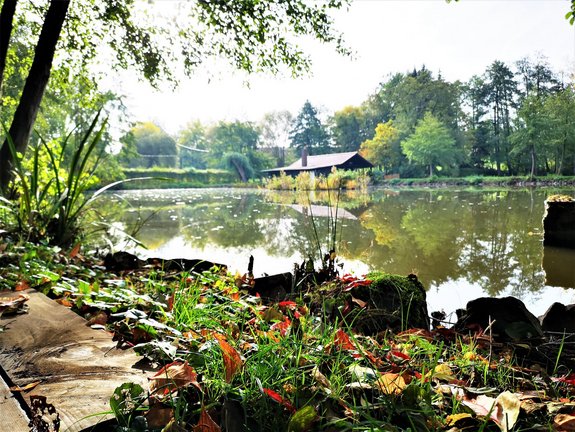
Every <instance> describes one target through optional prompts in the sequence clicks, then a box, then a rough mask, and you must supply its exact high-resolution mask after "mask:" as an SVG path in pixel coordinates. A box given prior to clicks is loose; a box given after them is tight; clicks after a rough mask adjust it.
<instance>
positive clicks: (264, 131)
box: [259, 111, 293, 167]
mask: <svg viewBox="0 0 575 432" xmlns="http://www.w3.org/2000/svg"><path fill="white" fill-rule="evenodd" d="M292 123H293V116H292V114H291V113H290V112H289V111H273V112H269V113H266V114H265V115H264V116H263V118H262V120H261V121H260V123H259V129H260V131H261V135H260V143H261V147H262V148H264V149H267V151H269V152H271V155H272V156H273V157H274V158H275V159H276V166H278V167H281V166H284V165H285V157H286V154H285V153H286V147H288V146H289V132H290V129H291V125H292Z"/></svg>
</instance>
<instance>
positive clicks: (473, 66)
mask: <svg viewBox="0 0 575 432" xmlns="http://www.w3.org/2000/svg"><path fill="white" fill-rule="evenodd" d="M164 3H165V5H166V7H169V5H170V1H165V2H164ZM568 10H569V1H568V0H460V1H459V2H457V3H455V2H452V3H450V4H448V3H446V2H445V1H444V0H356V1H354V2H353V3H352V5H351V7H350V9H349V10H348V11H340V12H338V13H337V15H336V16H335V20H336V27H337V28H338V29H339V30H341V31H342V32H343V33H344V36H345V40H346V42H347V44H348V45H349V46H350V47H351V48H352V49H353V50H354V51H355V52H356V56H355V59H350V58H346V57H342V56H340V55H338V54H337V53H335V50H334V49H333V47H331V46H329V45H320V44H318V43H314V44H311V45H310V46H309V47H307V51H308V52H309V53H310V54H311V56H312V61H313V64H314V65H313V70H312V75H308V76H305V77H303V78H298V79H292V78H287V77H273V76H269V75H253V76H250V77H248V78H247V80H248V81H249V83H250V87H249V88H247V87H246V85H245V80H246V76H245V75H243V74H241V73H235V74H232V73H222V74H221V75H220V77H216V78H212V79H211V81H209V80H208V78H207V75H206V74H202V73H201V72H200V73H198V74H197V75H196V76H195V77H194V78H193V79H189V80H185V81H182V83H181V85H180V87H179V88H178V89H177V90H176V91H175V92H174V93H172V92H171V91H170V90H166V91H163V92H155V91H153V90H152V89H151V88H150V87H149V86H148V85H147V84H145V83H137V84H136V83H135V82H133V81H132V80H130V78H129V75H126V76H125V77H124V78H123V79H121V80H118V83H119V84H118V86H117V87H116V90H117V91H119V92H120V93H124V94H125V95H126V96H127V98H126V100H125V102H126V105H127V107H128V110H129V112H130V114H131V115H132V118H133V120H138V121H154V122H156V123H157V124H159V125H160V126H162V127H163V128H164V129H166V131H168V132H171V133H175V132H177V131H178V130H179V129H180V128H182V127H183V126H184V125H185V124H186V123H187V122H189V121H192V120H200V121H202V122H203V123H210V122H215V121H218V120H228V121H232V120H236V119H238V120H250V121H259V120H260V119H261V117H262V116H263V115H264V114H265V113H266V112H270V111H279V110H289V111H291V112H292V114H294V115H296V114H297V113H298V112H299V110H300V109H301V107H302V106H303V104H304V102H305V101H306V100H309V101H310V102H311V103H312V104H313V105H314V106H315V107H317V108H320V109H321V110H322V111H323V112H324V113H326V114H332V113H333V112H334V111H337V110H340V109H342V108H344V107H345V106H348V105H359V104H360V103H361V102H363V101H364V100H365V99H366V98H367V96H368V95H369V94H371V93H373V91H374V90H375V89H376V88H377V86H378V84H379V83H380V82H382V81H385V80H386V79H387V78H388V76H389V75H390V74H393V73H396V72H407V71H411V70H412V69H413V68H414V67H417V68H419V67H421V65H423V64H424V65H425V66H426V67H427V68H428V69H430V70H431V71H432V72H433V73H434V75H437V73H438V72H439V71H441V74H442V75H443V77H444V78H445V79H446V80H448V81H454V80H457V79H459V80H462V81H466V80H467V79H469V78H470V77H471V76H472V75H480V74H482V73H483V72H484V71H485V69H486V68H487V67H488V66H489V65H490V64H491V63H492V62H493V61H494V60H502V61H504V62H505V63H507V64H508V65H509V66H512V65H513V63H514V62H515V61H517V60H519V59H521V58H523V57H525V56H530V57H531V58H532V59H534V58H535V57H536V56H537V55H544V56H546V57H547V59H548V61H549V63H550V65H551V66H552V68H553V69H554V70H555V71H557V72H563V73H564V74H565V75H564V76H565V77H566V79H567V77H569V76H571V74H572V73H573V72H574V71H575V67H574V55H575V27H573V26H571V25H569V23H568V22H567V20H566V19H565V14H566V13H567V12H568Z"/></svg>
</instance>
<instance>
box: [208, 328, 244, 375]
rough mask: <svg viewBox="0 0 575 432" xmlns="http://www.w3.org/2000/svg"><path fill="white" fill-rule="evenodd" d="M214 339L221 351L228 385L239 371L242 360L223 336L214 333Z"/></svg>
mask: <svg viewBox="0 0 575 432" xmlns="http://www.w3.org/2000/svg"><path fill="white" fill-rule="evenodd" d="M214 337H215V338H216V339H217V340H218V342H219V344H220V348H221V349H222V353H223V357H224V368H225V370H226V382H227V383H229V382H231V381H232V379H233V378H234V375H235V374H236V373H237V372H238V371H239V370H240V369H241V367H242V364H243V362H242V358H241V356H240V354H239V353H238V352H237V351H236V350H235V349H234V347H233V346H231V345H230V344H229V343H228V341H227V340H226V338H225V337H224V336H222V335H221V334H219V333H214Z"/></svg>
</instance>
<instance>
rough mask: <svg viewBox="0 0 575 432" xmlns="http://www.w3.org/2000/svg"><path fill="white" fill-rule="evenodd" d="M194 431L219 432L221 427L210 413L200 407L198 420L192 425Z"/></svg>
mask: <svg viewBox="0 0 575 432" xmlns="http://www.w3.org/2000/svg"><path fill="white" fill-rule="evenodd" d="M194 432H221V429H220V427H219V426H218V424H217V423H216V422H215V421H214V420H213V419H212V417H211V416H210V414H209V413H208V412H207V411H206V410H205V409H202V412H201V413H200V420H199V421H198V424H197V425H195V426H194Z"/></svg>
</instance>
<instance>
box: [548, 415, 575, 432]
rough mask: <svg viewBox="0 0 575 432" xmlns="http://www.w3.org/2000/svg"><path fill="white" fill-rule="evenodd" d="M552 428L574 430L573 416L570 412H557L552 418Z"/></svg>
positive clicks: (565, 430)
mask: <svg viewBox="0 0 575 432" xmlns="http://www.w3.org/2000/svg"><path fill="white" fill-rule="evenodd" d="M553 426H554V430H556V431H558V432H567V431H575V416H574V415H571V414H557V415H556V416H555V419H553Z"/></svg>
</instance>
